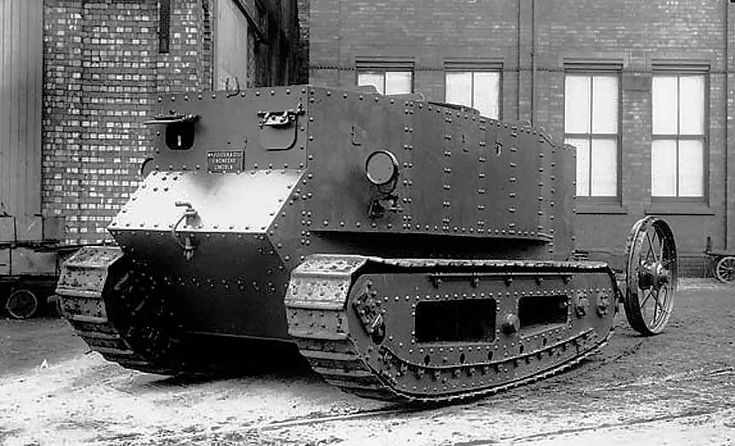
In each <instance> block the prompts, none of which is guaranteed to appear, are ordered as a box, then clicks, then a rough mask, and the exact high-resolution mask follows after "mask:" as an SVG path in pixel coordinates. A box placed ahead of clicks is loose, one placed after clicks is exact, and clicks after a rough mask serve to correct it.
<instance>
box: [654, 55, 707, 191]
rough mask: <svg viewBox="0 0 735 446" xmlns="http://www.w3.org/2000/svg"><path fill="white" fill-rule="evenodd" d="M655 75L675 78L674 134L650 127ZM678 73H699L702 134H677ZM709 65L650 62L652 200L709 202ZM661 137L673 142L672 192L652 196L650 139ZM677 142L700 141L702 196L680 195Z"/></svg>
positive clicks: (679, 81)
mask: <svg viewBox="0 0 735 446" xmlns="http://www.w3.org/2000/svg"><path fill="white" fill-rule="evenodd" d="M657 76H668V77H676V95H677V97H676V131H677V133H676V134H656V133H654V129H653V119H654V116H653V80H654V78H656V77H657ZM682 76H702V78H703V91H702V95H703V97H702V101H703V103H702V107H703V111H702V120H703V124H702V134H701V135H687V134H684V135H682V134H681V128H680V126H681V122H680V119H679V113H680V110H681V77H682ZM709 110H710V67H709V65H708V64H681V63H676V62H661V61H659V62H657V63H653V64H652V69H651V115H650V117H651V144H650V146H649V150H648V156H649V161H650V169H649V174H650V175H651V178H650V183H649V186H650V188H651V189H650V197H651V202H652V203H663V204H666V203H690V204H704V205H708V203H709V175H710V166H709V162H710V148H709V133H710V112H709ZM661 140H673V141H675V142H676V195H674V196H663V195H653V142H654V141H661ZM680 141H702V196H696V197H695V196H680V181H679V151H680V150H679V143H680Z"/></svg>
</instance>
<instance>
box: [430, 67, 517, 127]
mask: <svg viewBox="0 0 735 446" xmlns="http://www.w3.org/2000/svg"><path fill="white" fill-rule="evenodd" d="M467 72H469V73H471V75H472V76H471V78H472V96H471V97H472V104H471V105H470V107H472V108H474V107H475V105H474V103H475V94H474V93H475V76H474V74H475V73H498V91H497V104H498V116H497V117H490V116H488V118H490V119H496V120H502V119H503V61H502V60H501V59H446V60H445V61H444V102H446V103H448V102H449V101H448V100H447V73H467Z"/></svg>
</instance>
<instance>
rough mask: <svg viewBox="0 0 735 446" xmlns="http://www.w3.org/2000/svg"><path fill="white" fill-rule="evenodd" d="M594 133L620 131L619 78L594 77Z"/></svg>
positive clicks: (614, 132)
mask: <svg viewBox="0 0 735 446" xmlns="http://www.w3.org/2000/svg"><path fill="white" fill-rule="evenodd" d="M592 82H593V84H592V95H593V97H592V133H613V134H617V133H618V91H619V90H618V78H617V76H594V77H593V78H592Z"/></svg>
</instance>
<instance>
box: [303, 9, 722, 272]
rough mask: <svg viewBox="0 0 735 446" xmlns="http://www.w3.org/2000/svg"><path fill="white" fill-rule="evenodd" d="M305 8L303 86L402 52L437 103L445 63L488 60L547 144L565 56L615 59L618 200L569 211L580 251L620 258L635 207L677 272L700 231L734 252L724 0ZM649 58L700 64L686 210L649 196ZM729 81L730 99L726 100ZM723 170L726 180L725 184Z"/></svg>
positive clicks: (328, 81)
mask: <svg viewBox="0 0 735 446" xmlns="http://www.w3.org/2000/svg"><path fill="white" fill-rule="evenodd" d="M309 3H310V4H309V7H310V8H309V12H310V16H309V17H308V19H309V21H308V23H309V29H308V31H305V32H306V33H308V36H309V39H310V51H309V67H310V73H309V74H310V82H311V83H314V84H317V85H329V86H340V87H351V86H353V85H354V84H355V80H356V76H355V72H354V69H355V60H356V58H360V57H366V56H392V57H398V58H406V59H412V60H413V61H414V64H415V71H414V87H415V90H416V91H419V92H422V93H424V94H425V95H427V97H428V98H429V99H432V100H439V101H441V100H443V99H444V71H443V68H444V62H445V61H447V60H450V59H451V58H487V59H494V60H499V61H501V62H502V66H503V70H502V87H501V88H502V91H501V94H502V111H501V116H502V118H503V119H506V120H516V119H519V120H530V119H532V120H534V121H535V123H536V124H537V125H542V126H544V127H545V128H546V129H547V130H548V131H550V132H551V134H552V136H553V137H554V138H555V139H557V140H561V139H562V138H563V107H564V71H563V70H564V61H565V60H568V59H569V58H576V59H590V60H595V59H597V60H601V59H615V60H619V61H620V62H621V65H622V74H621V76H622V88H621V96H622V98H621V121H622V123H621V128H622V134H621V138H622V147H621V162H622V166H621V168H622V196H621V202H620V203H619V206H615V208H614V209H608V210H607V211H603V210H600V209H599V208H598V209H594V208H589V207H588V208H587V209H583V208H584V206H581V205H580V203H578V205H580V206H578V207H580V211H582V212H580V215H578V217H577V240H578V246H579V248H580V249H583V250H589V251H599V252H600V253H603V254H606V255H613V256H620V254H622V251H623V249H624V247H625V237H626V235H627V232H628V230H629V228H630V227H631V225H632V224H633V222H634V221H636V220H637V219H639V218H641V217H643V216H644V215H646V214H657V215H659V214H662V215H663V217H664V218H665V219H666V220H667V221H669V222H670V223H671V225H672V226H673V229H674V231H675V235H676V237H677V241H678V244H679V248H680V253H682V254H683V256H684V257H688V258H690V259H691V260H687V261H685V262H683V264H682V266H683V267H684V268H685V272H687V271H686V270H687V269H688V270H691V271H690V272H692V273H696V272H697V271H698V270H701V268H700V267H699V266H697V265H700V264H701V260H697V259H701V258H702V252H703V251H704V249H705V246H706V243H707V239H708V238H709V239H711V240H712V246H713V247H714V248H715V249H724V248H726V247H727V248H729V249H730V250H732V249H735V243H733V242H732V240H735V219H733V215H735V205H732V204H730V205H729V206H730V207H729V208H728V199H727V187H729V188H730V196H734V195H735V192H733V191H734V190H735V186H733V184H735V162H734V161H733V160H735V144H732V143H731V144H729V147H730V148H729V149H728V144H727V138H730V139H733V140H735V136H734V135H733V132H729V133H728V131H727V119H726V118H728V116H730V117H731V116H735V107H733V105H732V102H733V93H732V91H735V89H734V88H733V87H732V84H733V83H734V82H735V81H733V80H732V79H733V78H732V67H731V66H728V65H727V64H726V60H725V59H726V58H725V51H726V49H725V46H726V42H728V41H729V42H730V45H732V39H733V37H732V35H731V34H732V33H731V32H730V33H728V32H727V31H726V30H727V26H726V20H725V18H726V16H727V15H728V9H729V15H730V16H732V15H733V12H732V9H733V8H735V5H729V1H728V0H715V1H713V0H689V1H670V0H652V1H646V2H640V1H636V0H613V1H605V2H601V1H596V0H583V1H579V0H543V1H541V0H536V1H534V0H515V1H507V0H485V1H472V0H464V1H451V2H430V4H427V2H425V1H422V0H401V1H391V2H385V1H378V2H375V1H367V0H363V1H358V0H353V1H350V2H349V5H346V4H345V2H341V1H339V0H310V2H309ZM302 14H303V12H302ZM534 22H535V27H534ZM534 46H535V52H534ZM532 53H533V56H535V57H533V56H532ZM730 58H732V55H730ZM655 59H663V60H678V61H692V60H694V61H697V63H705V64H707V65H709V67H710V68H709V96H708V98H707V99H708V104H707V105H708V108H707V115H708V128H707V137H708V141H707V150H708V158H707V164H706V167H707V170H708V172H709V174H708V175H709V176H708V179H707V180H708V184H707V196H706V202H705V203H700V204H699V205H696V206H688V205H673V206H672V205H667V204H664V205H660V204H657V203H652V201H651V198H650V182H651V174H650V171H651V165H650V144H651V131H652V130H651V129H652V127H651V91H650V89H651V75H652V62H653V61H654V60H655ZM534 60H535V64H534ZM534 66H535V70H534ZM728 82H729V83H730V90H731V92H730V101H731V103H730V104H727V103H726V102H725V96H726V91H727V88H728ZM730 119H731V120H732V118H730ZM728 152H729V156H728ZM728 162H729V163H730V167H729V170H728V167H727V163H728ZM728 172H729V173H728ZM728 177H729V178H730V181H729V184H730V186H726V184H727V183H728V182H727V178H728ZM729 201H730V202H732V198H730V199H729ZM728 212H729V215H728ZM728 217H729V218H728ZM728 229H729V231H728ZM728 239H730V244H729V245H728V244H727V241H728ZM698 262H699V263H698ZM687 265H691V268H689V267H688V266H687Z"/></svg>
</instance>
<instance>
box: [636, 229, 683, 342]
mask: <svg viewBox="0 0 735 446" xmlns="http://www.w3.org/2000/svg"><path fill="white" fill-rule="evenodd" d="M625 258H626V266H625V273H626V290H625V298H624V300H623V304H624V306H625V316H626V317H627V318H628V322H629V323H630V325H631V326H632V327H633V328H634V329H635V330H636V331H638V332H640V333H641V334H644V335H647V336H650V335H655V334H658V333H661V331H663V329H664V327H665V326H666V323H667V322H668V320H669V317H670V316H671V310H672V309H673V307H674V296H675V294H676V285H677V279H678V275H677V257H676V243H675V242H674V235H673V233H672V232H671V228H670V227H669V225H668V224H666V222H665V221H663V220H660V219H658V218H655V217H646V218H644V219H642V220H639V221H638V222H637V223H636V224H635V225H633V228H632V229H631V231H630V235H629V236H628V243H627V246H626V248H625Z"/></svg>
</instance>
